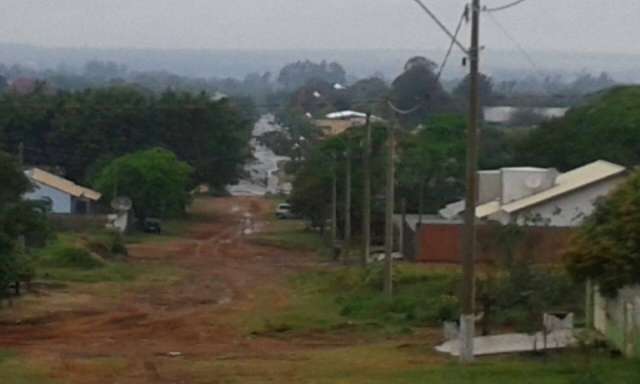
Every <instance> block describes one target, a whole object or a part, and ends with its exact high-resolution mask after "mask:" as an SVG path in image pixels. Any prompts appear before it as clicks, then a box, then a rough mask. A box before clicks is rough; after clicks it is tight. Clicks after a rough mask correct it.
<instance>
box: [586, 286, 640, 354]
mask: <svg viewBox="0 0 640 384" xmlns="http://www.w3.org/2000/svg"><path fill="white" fill-rule="evenodd" d="M588 294H589V296H590V297H591V301H590V302H588V304H587V305H588V306H590V307H591V308H588V311H589V312H591V313H592V316H593V317H592V318H593V326H594V328H595V329H596V330H597V331H599V332H600V333H602V334H603V335H604V336H605V337H606V338H607V340H608V341H609V342H610V343H611V344H612V345H613V346H615V347H616V348H617V349H619V350H620V351H621V352H622V353H623V354H624V355H625V356H627V357H635V358H638V357H640V286H636V287H629V288H625V289H622V290H620V292H619V293H618V296H616V297H614V298H610V297H606V296H604V295H602V294H601V293H600V291H599V290H598V288H597V287H595V288H594V289H593V290H591V292H589V293H588Z"/></svg>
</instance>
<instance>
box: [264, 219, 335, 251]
mask: <svg viewBox="0 0 640 384" xmlns="http://www.w3.org/2000/svg"><path fill="white" fill-rule="evenodd" d="M252 240H253V242H254V243H256V244H260V245H266V246H272V247H277V248H282V249H289V250H301V251H317V252H318V253H319V254H325V253H327V252H328V251H329V249H328V245H327V242H326V240H325V239H323V238H322V236H321V235H320V233H318V232H314V231H311V230H308V229H307V228H306V227H305V225H304V222H302V221H299V220H275V219H274V220H272V221H269V222H268V223H267V228H266V230H265V231H264V232H260V233H259V234H256V235H255V236H254V237H253V239H252Z"/></svg>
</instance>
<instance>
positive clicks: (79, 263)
mask: <svg viewBox="0 0 640 384" xmlns="http://www.w3.org/2000/svg"><path fill="white" fill-rule="evenodd" d="M42 265H43V266H45V267H50V268H69V269H82V270H90V269H98V268H102V267H104V265H105V263H104V261H103V260H101V259H99V258H98V257H96V256H94V255H92V254H91V253H90V252H89V251H88V250H86V249H84V248H78V247H73V246H60V247H56V248H54V249H52V250H51V251H50V252H49V253H48V254H47V255H46V256H45V257H44V258H43V259H42Z"/></svg>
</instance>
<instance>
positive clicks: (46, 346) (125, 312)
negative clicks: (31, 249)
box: [0, 198, 312, 384]
mask: <svg viewBox="0 0 640 384" xmlns="http://www.w3.org/2000/svg"><path fill="white" fill-rule="evenodd" d="M270 209H271V203H270V202H269V201H267V200H263V199H254V198H243V199H240V198H228V199H203V200H199V201H196V203H195V208H194V210H195V213H196V214H197V215H198V216H199V217H202V218H203V219H202V220H198V221H197V222H194V223H193V224H191V225H190V227H189V228H188V230H187V233H186V234H185V235H184V236H180V237H179V238H175V239H171V240H165V241H162V242H153V243H149V242H146V243H142V244H139V245H134V246H132V247H131V248H130V253H131V257H130V263H131V264H133V265H136V266H142V267H145V268H146V267H148V268H150V269H152V268H157V267H158V266H159V265H161V266H168V267H170V268H172V269H171V270H170V271H171V272H168V273H165V274H161V275H159V276H152V277H151V278H149V279H144V280H143V281H136V282H134V283H130V284H121V285H119V284H116V283H104V284H93V285H69V286H67V287H66V288H60V289H58V290H53V291H52V292H49V293H47V294H45V295H39V296H38V297H35V298H30V299H28V300H25V301H24V302H22V303H19V304H18V305H17V307H16V308H15V310H13V311H11V312H12V315H11V316H12V317H11V318H10V319H6V318H5V319H3V322H2V325H0V327H1V329H2V332H1V335H0V348H5V349H13V350H17V351H19V352H20V353H22V354H24V355H26V356H28V358H29V359H32V360H33V361H36V362H38V364H41V365H42V366H46V367H47V369H48V370H49V371H50V372H52V376H53V377H54V378H56V379H59V380H61V381H62V382H64V383H66V382H69V383H82V384H93V383H105V384H106V383H109V384H111V383H126V384H129V383H192V382H194V383H195V382H198V383H199V382H211V383H216V382H229V381H223V379H222V378H216V377H210V378H209V379H208V380H207V381H202V380H203V379H202V376H201V375H200V374H199V373H198V367H197V364H196V363H195V362H200V364H202V362H207V361H217V360H224V359H237V358H242V357H243V356H244V357H246V356H250V357H251V358H257V359H266V360H268V359H288V358H291V356H292V355H291V353H292V352H294V351H295V350H296V349H297V348H299V347H298V346H296V345H295V343H290V342H285V341H278V340H273V339H269V338H253V337H250V336H249V334H248V333H247V332H246V329H244V328H243V327H244V324H247V323H248V322H250V321H251V316H255V315H256V314H257V313H259V311H260V308H264V307H265V306H267V307H270V308H277V307H279V306H284V305H286V303H287V300H288V294H289V293H288V291H287V289H286V288H285V287H286V284H284V281H285V279H286V278H287V276H290V275H291V273H294V272H296V271H300V270H303V269H305V268H308V267H309V266H310V264H312V258H311V257H310V255H304V254H300V253H299V252H294V251H284V250H280V249H275V248H270V247H264V246H259V245H256V244H252V243H251V242H250V241H247V238H246V236H245V235H244V234H243V232H250V231H251V230H255V229H256V228H259V227H260V226H261V225H262V223H263V220H264V218H265V215H267V214H268V213H269V212H270ZM218 380H220V381H218Z"/></svg>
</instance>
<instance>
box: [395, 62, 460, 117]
mask: <svg viewBox="0 0 640 384" xmlns="http://www.w3.org/2000/svg"><path fill="white" fill-rule="evenodd" d="M436 68H437V65H436V64H435V63H434V62H432V61H430V60H428V59H426V58H424V57H414V58H411V59H409V61H408V62H407V63H406V65H405V68H404V72H403V73H402V74H401V75H400V76H398V77H397V78H396V79H395V80H394V81H393V84H392V91H391V95H392V98H393V100H394V103H395V104H396V105H397V106H398V107H399V108H401V109H405V110H409V109H412V108H414V107H416V106H419V108H420V109H419V110H418V111H417V112H416V113H413V114H410V115H408V116H407V117H405V118H404V119H405V122H408V123H417V122H420V121H424V120H425V119H426V118H427V117H428V116H432V115H433V114H437V113H442V112H447V111H451V110H452V109H453V104H452V103H451V98H450V97H449V95H448V94H447V92H446V91H445V90H444V89H443V88H442V85H441V84H440V81H439V79H438V76H437V74H436V73H435V70H436Z"/></svg>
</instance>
